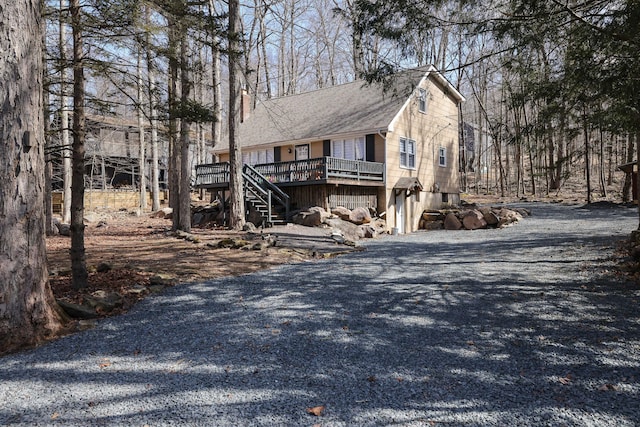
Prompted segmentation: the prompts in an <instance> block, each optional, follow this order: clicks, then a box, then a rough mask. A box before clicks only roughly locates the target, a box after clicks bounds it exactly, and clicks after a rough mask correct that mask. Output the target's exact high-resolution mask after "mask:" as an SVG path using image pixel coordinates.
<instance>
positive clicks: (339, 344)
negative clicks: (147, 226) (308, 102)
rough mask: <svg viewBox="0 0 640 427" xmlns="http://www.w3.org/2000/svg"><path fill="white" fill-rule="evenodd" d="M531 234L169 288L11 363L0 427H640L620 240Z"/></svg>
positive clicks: (373, 253)
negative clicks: (611, 263) (610, 271)
mask: <svg viewBox="0 0 640 427" xmlns="http://www.w3.org/2000/svg"><path fill="white" fill-rule="evenodd" d="M519 232H521V236H526V238H524V237H523V238H521V240H520V241H516V240H515V238H505V236H504V235H502V236H501V237H500V236H495V235H494V234H490V233H486V234H485V235H480V236H479V237H480V238H476V237H478V236H477V235H476V236H474V238H473V239H471V238H469V236H453V237H452V236H450V235H449V236H447V237H446V241H445V239H444V238H440V237H441V236H439V235H438V234H435V235H430V236H407V237H404V238H399V239H389V240H387V241H383V242H376V243H374V244H372V245H369V246H368V248H367V250H366V251H365V252H359V253H353V254H349V255H346V256H342V257H339V258H337V259H333V260H325V261H314V262H308V263H304V264H301V265H288V266H282V267H280V268H277V269H274V270H271V271H265V272H261V273H258V274H251V275H246V276H240V277H232V278H225V279H221V280H218V281H211V282H207V283H201V284H191V285H184V286H179V287H176V288H172V289H170V290H168V291H167V292H166V293H164V294H162V295H159V296H156V297H153V298H149V299H148V300H145V301H144V302H143V303H142V304H141V305H139V306H137V307H136V308H135V309H134V310H133V311H132V312H130V313H128V314H126V315H124V316H121V317H119V318H114V319H109V320H106V321H104V322H101V323H100V324H99V325H98V327H97V328H96V329H93V330H89V331H86V332H84V333H81V334H77V335H74V336H70V337H67V338H64V339H62V340H60V341H57V342H54V343H51V344H48V345H46V346H44V347H42V348H40V349H36V350H33V351H29V352H26V353H24V354H21V355H11V356H8V357H5V358H3V359H0V381H1V384H2V385H0V396H2V401H3V405H2V409H0V423H2V424H8V425H12V424H15V425H31V424H36V423H39V424H42V425H48V424H62V425H89V424H90V425H144V424H148V425H169V424H171V425H313V424H316V423H319V424H321V425H394V424H399V425H432V424H435V425H437V424H439V423H448V424H450V425H617V426H627V425H628V426H631V425H637V424H638V423H640V415H638V413H637V410H636V409H637V399H638V397H639V396H638V393H639V391H640V319H639V316H638V314H637V306H638V302H639V301H640V293H639V292H638V289H637V288H636V287H635V286H634V285H632V284H628V283H618V282H616V281H615V280H613V279H612V278H611V277H609V276H608V275H606V274H605V273H604V272H603V271H602V267H603V266H604V264H605V263H606V259H607V254H606V251H603V250H602V247H603V245H605V246H606V245H609V244H610V240H611V236H609V238H607V236H606V233H599V232H591V233H590V236H587V237H584V236H583V232H582V231H575V232H574V231H571V230H570V229H567V230H566V231H565V232H563V233H558V232H555V234H554V235H545V234H544V233H537V234H536V233H530V234H528V233H527V230H526V229H525V228H524V227H523V230H519ZM512 233H513V231H512ZM456 239H459V240H456ZM525 254H526V256H525ZM514 258H515V260H514ZM590 264H591V265H590ZM593 264H598V265H600V266H601V267H600V268H599V269H594V268H593ZM598 271H599V272H600V273H599V274H597V273H598ZM319 405H322V406H324V407H325V409H324V411H323V413H322V416H320V417H318V418H316V417H314V416H312V415H309V414H308V413H307V411H306V409H307V408H309V407H314V406H319Z"/></svg>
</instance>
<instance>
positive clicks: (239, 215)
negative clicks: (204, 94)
mask: <svg viewBox="0 0 640 427" xmlns="http://www.w3.org/2000/svg"><path fill="white" fill-rule="evenodd" d="M238 9H239V1H238V0H229V163H230V178H229V192H230V193H231V194H230V200H231V202H230V205H231V206H230V207H229V226H230V227H231V228H232V229H234V230H240V229H242V227H243V226H244V221H245V220H244V198H243V195H242V153H241V152H240V144H239V141H238V126H239V124H240V103H241V99H240V93H241V91H242V81H241V75H242V70H241V69H240V64H241V61H240V52H239V50H238V49H239V48H240V44H239V43H238V38H239V33H238V30H239V28H240V14H239V10H238Z"/></svg>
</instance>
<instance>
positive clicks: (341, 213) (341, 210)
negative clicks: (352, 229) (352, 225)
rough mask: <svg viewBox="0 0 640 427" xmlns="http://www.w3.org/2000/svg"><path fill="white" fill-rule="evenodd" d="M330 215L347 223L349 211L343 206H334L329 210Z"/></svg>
mask: <svg viewBox="0 0 640 427" xmlns="http://www.w3.org/2000/svg"><path fill="white" fill-rule="evenodd" d="M331 213H332V214H333V215H335V216H337V217H338V218H340V219H341V220H343V221H349V217H350V216H351V209H347V208H345V207H344V206H336V207H335V208H333V209H331Z"/></svg>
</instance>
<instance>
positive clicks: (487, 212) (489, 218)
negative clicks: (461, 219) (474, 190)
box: [478, 206, 500, 227]
mask: <svg viewBox="0 0 640 427" xmlns="http://www.w3.org/2000/svg"><path fill="white" fill-rule="evenodd" d="M478 210H479V211H480V212H481V213H482V218H484V220H485V221H486V222H487V225H490V226H492V227H495V226H496V225H498V222H499V221H500V220H499V218H498V215H496V214H495V212H494V211H493V209H491V208H490V207H487V206H483V207H481V208H478Z"/></svg>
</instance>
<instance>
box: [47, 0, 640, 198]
mask: <svg viewBox="0 0 640 427" xmlns="http://www.w3.org/2000/svg"><path fill="white" fill-rule="evenodd" d="M71 1H72V2H74V1H77V0H71ZM66 2H67V0H59V1H58V0H56V1H51V0H49V1H47V9H46V18H47V23H48V25H47V37H46V45H47V88H48V92H49V94H50V97H49V103H48V106H49V112H48V116H49V118H50V120H51V123H52V127H51V131H50V132H49V133H48V135H49V142H48V145H49V147H50V150H49V152H50V153H51V154H52V156H53V159H54V160H55V161H56V162H57V163H59V164H60V165H67V166H66V167H56V169H55V171H56V172H57V171H60V172H57V175H54V177H53V179H54V181H55V180H57V181H60V182H62V181H64V179H63V178H64V176H65V175H64V171H68V168H69V165H68V163H69V162H68V160H66V159H67V158H68V157H69V156H70V154H69V151H68V150H61V148H64V147H68V146H69V142H68V141H69V136H68V133H67V132H66V130H65V127H64V126H60V123H67V122H68V116H67V113H66V112H67V111H69V110H71V109H72V105H73V102H72V100H71V99H70V97H69V93H70V87H71V76H70V72H71V70H72V69H73V62H74V61H73V59H72V58H73V55H72V53H71V45H72V38H71V36H70V34H71V33H72V31H70V30H69V29H68V27H70V13H69V10H70V9H69V5H68V4H67V3H66ZM414 3H415V4H414ZM80 6H82V7H81V8H80V16H79V24H78V26H79V27H78V28H77V31H78V32H79V33H80V34H81V35H82V37H83V39H84V43H85V45H84V48H83V53H82V55H83V56H82V59H83V61H84V62H83V68H84V70H85V72H86V81H87V83H86V95H87V99H86V103H85V105H86V112H87V114H92V115H113V116H116V117H120V118H123V119H124V118H129V119H131V118H134V117H138V120H139V126H140V127H141V128H142V127H144V126H148V127H150V128H151V129H152V130H153V131H152V132H151V133H150V141H144V142H143V144H142V145H141V148H145V150H146V151H145V152H143V151H141V154H140V155H139V160H140V162H144V156H145V155H146V156H147V157H152V156H153V155H154V154H153V153H156V154H155V156H157V141H158V129H163V131H166V132H168V133H169V139H170V142H171V138H172V135H173V137H174V138H175V140H176V141H177V140H179V138H180V137H179V136H178V133H179V130H180V126H182V125H181V124H180V122H182V123H183V125H184V124H186V125H187V126H188V128H189V129H190V132H191V133H190V134H188V135H186V136H185V134H184V133H183V134H182V135H183V136H182V138H185V137H188V138H189V140H190V142H187V143H190V144H191V145H192V146H193V147H194V150H193V152H194V155H193V156H192V157H193V158H191V159H189V163H188V164H189V165H193V164H195V163H205V162H209V161H211V160H212V159H211V155H210V154H209V151H208V150H207V147H208V146H210V145H215V144H216V143H217V142H218V141H219V138H220V136H221V135H222V131H223V128H224V127H226V123H227V120H228V116H227V115H228V111H229V84H228V81H227V79H228V76H229V72H228V70H229V66H228V65H229V64H228V58H229V53H233V52H230V51H229V44H230V42H234V41H237V42H238V46H239V47H238V49H239V50H240V51H239V52H238V58H239V61H240V62H241V66H240V68H239V71H240V73H241V81H242V85H243V87H245V88H246V89H247V90H248V92H249V93H250V94H252V95H253V99H254V102H255V101H256V100H258V99H267V98H271V97H276V96H286V95H291V94H295V93H300V92H305V91H309V90H314V89H320V88H323V87H326V86H330V85H335V84H340V83H346V82H350V81H353V80H354V79H356V78H366V79H367V80H368V81H370V82H372V81H384V79H385V78H387V77H388V76H390V75H391V74H392V73H393V72H395V71H397V70H399V69H403V68H407V67H417V66H422V65H426V64H433V65H435V66H436V67H437V68H438V69H440V70H441V71H442V72H443V73H444V74H445V76H446V77H447V78H448V79H449V80H450V81H451V82H452V83H453V84H454V86H455V87H456V88H457V89H458V90H460V91H461V92H462V93H463V94H464V95H465V96H466V98H467V102H466V103H465V104H464V106H463V107H462V110H461V118H462V120H463V121H464V122H465V123H466V124H467V125H468V126H467V128H466V130H467V135H471V134H472V135H473V140H472V141H471V140H468V144H467V146H466V149H465V150H464V158H463V159H461V168H462V169H463V170H464V171H465V172H467V173H466V174H465V176H464V179H463V182H462V183H461V186H462V190H463V191H467V192H479V193H492V194H498V195H501V196H522V195H527V194H532V195H541V194H548V193H550V192H556V191H558V190H562V188H563V186H564V185H565V184H566V183H567V182H568V181H571V182H572V191H574V190H576V183H577V185H578V186H579V188H578V189H579V190H580V191H584V193H585V195H586V198H587V201H591V200H592V196H595V197H598V198H601V197H604V198H607V197H608V196H609V194H608V193H607V190H608V189H612V188H613V189H614V190H616V191H617V192H622V197H623V198H624V200H628V198H629V191H628V189H629V188H630V182H627V183H626V185H625V187H624V189H625V191H622V190H623V187H622V184H621V183H619V182H618V181H620V180H621V177H622V176H623V175H622V173H621V172H619V171H617V166H618V165H620V164H623V163H628V162H630V161H633V160H634V159H635V154H634V152H635V148H634V146H635V141H636V140H637V134H638V122H639V118H638V117H639V112H638V105H639V102H638V101H639V100H638V97H639V96H640V95H638V94H639V93H640V91H638V90H637V89H638V86H639V84H638V77H637V76H638V71H639V70H638V68H639V67H638V63H639V61H638V51H639V49H638V31H637V28H638V15H639V12H638V9H640V7H639V6H638V5H637V3H635V2H631V1H627V2H625V1H621V2H603V1H572V2H569V3H563V2H555V1H551V2H533V1H528V0H520V1H509V2H503V1H430V2H407V1H404V0H394V1H391V2H372V1H365V0H362V1H357V0H332V1H329V0H301V1H299V0H295V1H294V0H269V1H267V0H253V1H249V2H246V3H241V4H240V8H239V11H240V14H241V20H240V28H239V29H238V31H237V32H236V33H235V34H234V35H232V36H231V37H230V33H229V32H228V25H227V13H228V4H227V3H222V2H214V1H213V0H209V1H208V2H207V1H197V2H196V1H187V0H154V1H140V0H116V1H105V0H87V1H84V2H82V3H81V5H80ZM223 124H225V125H224V126H223ZM470 130H473V132H471V133H469V131H470ZM183 131H186V130H185V129H183ZM461 131H462V129H461ZM141 135H143V136H144V133H141ZM183 142H184V141H183ZM178 145H179V144H178ZM176 147H177V146H172V148H170V152H171V156H170V158H169V160H168V161H169V163H170V165H169V168H170V169H173V170H176V169H177V164H179V162H180V161H181V160H180V156H179V155H180V152H179V151H180V150H178V149H177V148H176ZM145 153H146V154H145ZM185 153H186V152H185ZM65 161H66V163H65ZM176 162H178V163H176ZM157 163H158V160H157V158H153V161H152V164H157ZM171 165H173V168H172V167H171ZM185 165H187V163H185ZM124 167H125V165H123V168H124ZM68 173H69V172H67V174H68ZM143 178H144V177H143ZM67 179H68V177H67ZM150 180H151V185H149V187H150V189H151V190H152V191H153V190H154V186H155V185H157V184H156V181H157V178H156V177H155V176H152V177H150ZM170 181H171V180H170ZM614 184H615V185H614ZM138 185H145V183H144V179H140V180H139V182H138ZM619 194H620V193H617V194H616V197H619ZM143 203H144V202H143V200H142V199H141V204H143ZM143 206H144V204H143ZM154 208H157V206H156V204H155V203H154Z"/></svg>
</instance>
